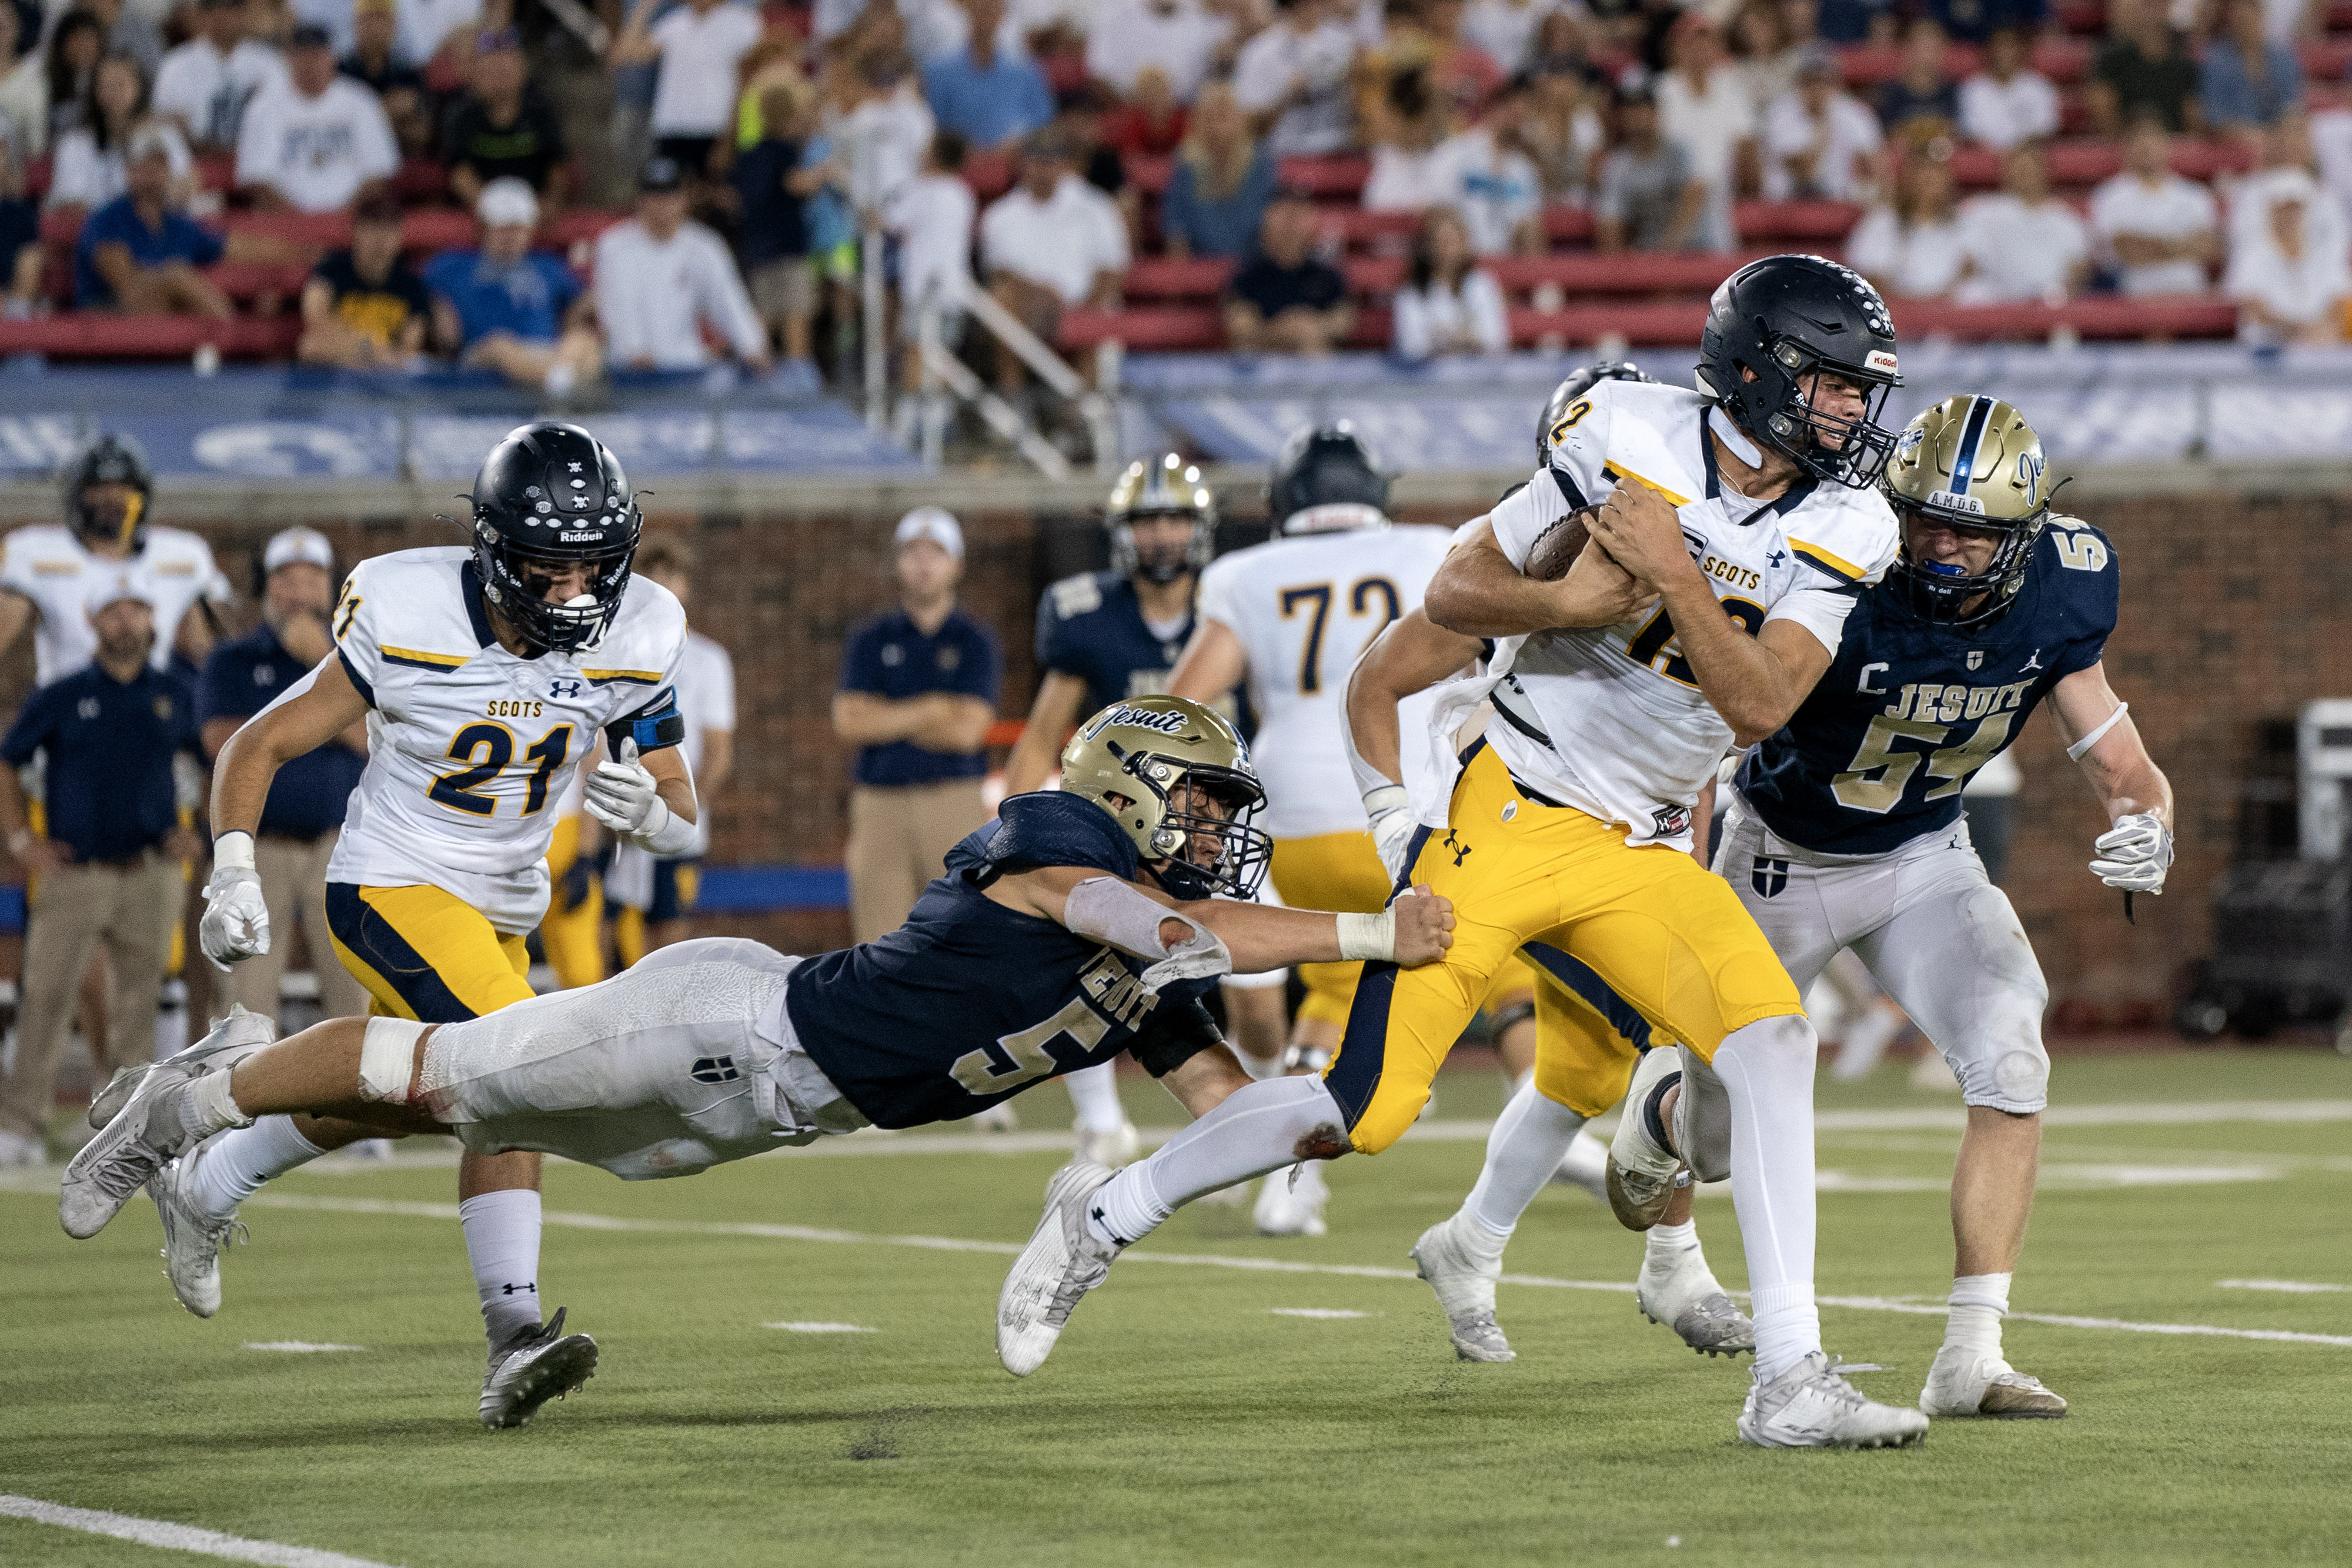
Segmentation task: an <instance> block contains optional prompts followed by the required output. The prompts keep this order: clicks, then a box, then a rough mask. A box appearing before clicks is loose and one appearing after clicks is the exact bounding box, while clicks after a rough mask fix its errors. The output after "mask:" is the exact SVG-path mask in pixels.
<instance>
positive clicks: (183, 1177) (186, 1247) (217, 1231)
mask: <svg viewBox="0 0 2352 1568" xmlns="http://www.w3.org/2000/svg"><path fill="white" fill-rule="evenodd" d="M218 1135H219V1134H214V1136H215V1137H217V1136H218ZM212 1141H213V1140H212V1139H210V1138H207V1139H206V1140H205V1142H204V1143H201V1144H198V1145H196V1146H195V1147H194V1148H193V1149H191V1150H189V1151H188V1152H187V1153H186V1154H184V1155H181V1156H180V1157H179V1158H178V1159H176V1160H173V1162H172V1163H171V1164H170V1165H167V1166H164V1167H163V1169H162V1170H160V1171H157V1172H156V1173H155V1174H154V1176H152V1177H150V1178H149V1180H148V1182H147V1196H148V1197H152V1198H153V1199H154V1200H155V1217H156V1218H158V1219H160V1220H162V1221H163V1275H164V1278H166V1279H168V1280H170V1281H172V1294H173V1295H175V1296H177V1297H179V1298H180V1305H182V1306H184V1307H185V1308H187V1309H188V1311H190V1312H194V1313H195V1314H196V1316H198V1317H200V1318H208V1317H211V1316H212V1315H213V1314H214V1313H215V1312H219V1311H220V1304H221V1277H220V1251H221V1248H222V1247H223V1246H224V1245H226V1243H227V1241H228V1239H229V1237H230V1235H231V1234H232V1233H234V1232H237V1231H241V1230H243V1229H244V1228H245V1227H244V1226H242V1225H240V1224H238V1223H237V1219H236V1210H235V1209H231V1210H230V1211H229V1213H228V1216H227V1218H218V1217H216V1216H214V1215H211V1214H207V1213H205V1211H204V1209H202V1208H201V1207H198V1206H197V1204H196V1201H195V1198H194V1196H193V1195H192V1194H191V1193H190V1192H189V1186H190V1178H191V1177H193V1176H194V1174H195V1166H196V1163H197V1162H198V1161H199V1160H202V1159H203V1158H204V1157H205V1149H207V1148H208V1147H210V1146H211V1144H212Z"/></svg>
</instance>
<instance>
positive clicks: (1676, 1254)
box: [1642, 1219, 1698, 1273]
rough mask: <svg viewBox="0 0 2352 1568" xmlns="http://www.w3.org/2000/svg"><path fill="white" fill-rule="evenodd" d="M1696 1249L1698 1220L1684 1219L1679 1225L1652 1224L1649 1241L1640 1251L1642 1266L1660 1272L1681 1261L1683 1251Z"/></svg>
mask: <svg viewBox="0 0 2352 1568" xmlns="http://www.w3.org/2000/svg"><path fill="white" fill-rule="evenodd" d="M1697 1249H1698V1221H1697V1220H1696V1219H1685V1220H1684V1221H1683V1222H1682V1223H1681V1224H1680V1225H1653V1226H1652V1227H1650V1229H1649V1241H1648V1244H1647V1246H1646V1247H1645V1248H1644V1249H1643V1253H1642V1267H1643V1268H1644V1269H1653V1268H1654V1269H1656V1270H1659V1271H1660V1272H1661V1273H1663V1272H1664V1271H1665V1270H1669V1269H1672V1268H1673V1267H1674V1266H1675V1264H1677V1263H1679V1262H1681V1261H1682V1256H1683V1254H1684V1253H1685V1252H1693V1251H1696V1250H1697Z"/></svg>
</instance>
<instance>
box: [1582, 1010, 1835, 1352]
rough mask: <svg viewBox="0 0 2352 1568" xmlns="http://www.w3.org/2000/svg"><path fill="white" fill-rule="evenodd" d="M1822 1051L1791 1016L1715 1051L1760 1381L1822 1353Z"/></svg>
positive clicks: (1751, 1029)
mask: <svg viewBox="0 0 2352 1568" xmlns="http://www.w3.org/2000/svg"><path fill="white" fill-rule="evenodd" d="M1818 1050H1819V1047H1818V1046H1817V1045H1816V1043H1815V1041H1814V1039H1813V1027H1812V1025H1811V1024H1809V1023H1807V1022H1806V1021H1805V1020H1804V1019H1802V1018H1801V1017H1798V1016H1794V1015H1791V1016H1788V1017H1783V1018H1769V1019H1759V1020H1758V1021H1756V1022H1755V1023H1751V1024H1748V1025H1746V1026H1745V1027H1743V1028H1740V1029H1736V1030H1732V1031H1731V1033H1730V1034H1728V1035H1727V1036H1725V1037H1724V1041H1723V1044H1722V1045H1721V1046H1720V1047H1718V1048H1717V1051H1716V1053H1715V1071H1716V1075H1717V1077H1719V1078H1721V1079H1722V1080H1723V1084H1724V1088H1725V1090H1726V1091H1727V1092H1728V1093H1729V1095H1730V1098H1731V1197H1732V1200H1733V1202H1734V1203H1735V1204H1736V1205H1737V1207H1738V1210H1739V1239H1740V1243H1741V1245H1742V1246H1743V1247H1745V1248H1746V1249H1747V1252H1748V1288H1749V1289H1750V1290H1751V1291H1753V1292H1754V1294H1755V1302H1754V1313H1755V1319H1756V1380H1757V1381H1758V1382H1759V1383H1769V1382H1770V1381H1772V1379H1773V1378H1775V1377H1778V1376H1779V1375H1780V1374H1781V1373H1783V1372H1786V1371H1787V1370H1788V1369H1789V1368H1790V1367H1791V1366H1793V1365H1794V1364H1796V1363H1798V1362H1799V1361H1801V1360H1802V1359H1803V1358H1804V1357H1805V1356H1807V1355H1810V1354H1812V1353H1813V1352H1814V1351H1817V1350H1819V1349H1821V1348H1822V1315H1821V1310H1820V1309H1819V1308H1818V1307H1817V1306H1816V1305H1815V1304H1814V1302H1813V1202H1814V1199H1813V1058H1814V1055H1815V1053H1816V1052H1817V1051H1818ZM1629 1114H1630V1111H1629Z"/></svg>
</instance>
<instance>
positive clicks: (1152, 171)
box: [1121, 152, 1176, 196]
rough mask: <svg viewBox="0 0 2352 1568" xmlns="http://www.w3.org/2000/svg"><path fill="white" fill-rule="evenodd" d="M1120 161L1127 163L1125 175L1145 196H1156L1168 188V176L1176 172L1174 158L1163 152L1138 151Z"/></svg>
mask: <svg viewBox="0 0 2352 1568" xmlns="http://www.w3.org/2000/svg"><path fill="white" fill-rule="evenodd" d="M1121 162H1124V163H1125V164H1126V165H1127V177H1128V178H1129V180H1130V181H1132V182H1134V184H1135V188H1136V189H1137V190H1139V191H1140V192H1142V193H1144V194H1145V195H1147V196H1157V195H1159V194H1160V193H1161V192H1162V191H1165V190H1166V189H1168V179H1169V176H1170V175H1171V174H1173V173H1175V172H1176V160H1175V159H1174V158H1172V157H1169V156H1166V155H1164V154H1163V155H1159V156H1155V155H1153V154H1151V153H1148V152H1138V153H1136V154H1134V155H1133V156H1131V157H1129V158H1126V159H1123V160H1121Z"/></svg>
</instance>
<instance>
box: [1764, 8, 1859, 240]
mask: <svg viewBox="0 0 2352 1568" xmlns="http://www.w3.org/2000/svg"><path fill="white" fill-rule="evenodd" d="M1842 81H1843V73H1842V72H1841V71H1840V69H1839V67H1838V58H1837V56H1836V55H1835V54H1834V53H1832V51H1831V50H1829V49H1827V48H1824V47H1818V46H1817V47H1813V48H1811V49H1809V50H1807V51H1806V53H1805V58H1804V61H1803V63H1802V64H1801V65H1800V66H1799V67H1798V68H1797V85H1796V87H1795V88H1794V89H1791V90H1790V91H1789V92H1787V93H1785V94H1783V95H1782V96H1781V97H1780V99H1779V100H1778V101H1777V102H1775V103H1774V104H1773V105H1772V107H1771V110H1769V112H1768V113H1767V114H1766V115H1765V117H1764V199H1765V200H1766V201H1768V202H1786V201H1790V200H1793V199H1801V198H1807V197H1827V198H1828V199H1830V200H1831V201H1834V202H1861V201H1867V200H1869V198H1870V194H1871V183H1872V175H1871V171H1872V167H1873V165H1874V163H1875V162H1876V160H1877V155H1878V150H1879V147H1880V145H1881V138H1880V136H1879V134H1878V116H1876V115H1874V114H1873V113H1871V112H1870V110H1869V108H1868V107H1867V106H1866V105H1864V103H1863V101H1862V100H1861V99H1857V98H1855V97H1854V96H1853V94H1851V93H1849V92H1847V91H1845V90H1844V89H1843V86H1842V85H1841V83H1842Z"/></svg>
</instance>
